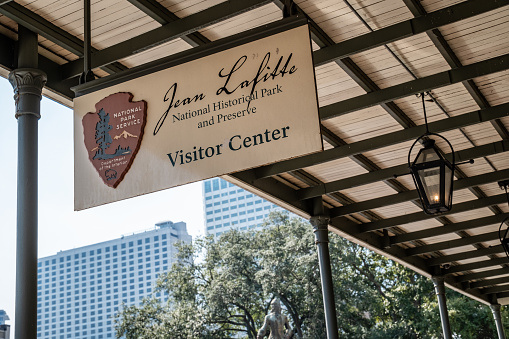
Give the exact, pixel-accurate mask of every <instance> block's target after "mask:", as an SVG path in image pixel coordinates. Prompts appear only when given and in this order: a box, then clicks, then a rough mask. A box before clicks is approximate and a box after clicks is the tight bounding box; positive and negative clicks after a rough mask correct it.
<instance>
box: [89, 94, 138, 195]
mask: <svg viewBox="0 0 509 339" xmlns="http://www.w3.org/2000/svg"><path fill="white" fill-rule="evenodd" d="M132 98H133V95H132V94H131V93H126V92H120V93H115V94H112V95H110V96H108V97H106V98H104V99H102V100H101V101H99V102H98V103H97V104H96V105H95V110H96V111H95V112H94V113H91V112H89V113H87V114H85V116H84V117H83V120H82V122H83V134H84V137H85V147H86V148H87V151H88V158H89V159H90V161H91V162H92V164H93V165H94V167H95V169H96V170H97V173H99V176H100V177H101V179H102V180H103V181H104V183H105V184H106V185H108V186H110V187H113V188H115V187H117V186H118V184H120V182H121V181H122V179H124V176H125V175H126V173H127V171H129V168H130V167H131V164H132V163H133V161H134V158H135V157H136V153H137V152H138V149H139V148H140V145H141V139H142V138H143V131H144V129H145V123H146V120H147V103H146V102H145V101H144V100H141V101H135V102H132V101H131V100H132Z"/></svg>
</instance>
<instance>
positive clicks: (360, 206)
mask: <svg viewBox="0 0 509 339" xmlns="http://www.w3.org/2000/svg"><path fill="white" fill-rule="evenodd" d="M507 178H509V169H506V170H502V171H496V172H490V173H485V174H481V175H476V176H473V177H468V178H464V179H458V180H456V181H454V190H455V191H458V190H461V189H464V188H470V187H473V186H479V185H485V184H489V183H492V182H495V181H500V180H504V179H507ZM415 199H419V195H418V193H417V190H411V191H407V192H402V193H398V194H393V195H387V196H383V197H380V198H376V199H371V200H366V201H362V202H358V203H354V204H350V205H345V206H341V207H336V208H333V209H332V210H331V217H336V216H342V215H348V214H352V213H358V212H362V211H366V210H370V209H375V208H380V207H384V206H388V205H395V204H399V203H402V202H406V201H411V200H415Z"/></svg>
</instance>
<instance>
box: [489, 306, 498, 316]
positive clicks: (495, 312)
mask: <svg viewBox="0 0 509 339" xmlns="http://www.w3.org/2000/svg"><path fill="white" fill-rule="evenodd" d="M490 308H491V312H493V315H494V316H495V318H497V317H500V304H491V305H490Z"/></svg>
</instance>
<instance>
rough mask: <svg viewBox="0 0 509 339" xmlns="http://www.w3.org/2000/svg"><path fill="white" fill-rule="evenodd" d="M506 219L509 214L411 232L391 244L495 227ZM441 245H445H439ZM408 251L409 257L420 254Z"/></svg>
mask: <svg viewBox="0 0 509 339" xmlns="http://www.w3.org/2000/svg"><path fill="white" fill-rule="evenodd" d="M505 217H509V213H504V214H497V215H491V216H488V217H482V218H479V219H473V220H468V221H462V222H457V223H454V224H450V225H447V226H445V227H433V228H428V229H424V230H421V231H415V232H409V233H405V234H398V235H395V236H392V237H390V244H391V245H395V244H401V243H404V242H409V241H414V240H418V239H426V238H430V237H435V236H439V235H444V234H449V233H454V232H459V231H464V230H468V229H473V228H478V227H483V226H488V225H494V224H500V223H501V222H502V220H504V218H505ZM459 240H463V239H458V240H451V242H453V241H459ZM439 244H444V243H439ZM425 246H433V244H430V245H425ZM439 246H441V245H439ZM418 248H419V247H417V249H416V251H418ZM408 251H411V249H407V253H408V255H414V254H419V253H412V252H408Z"/></svg>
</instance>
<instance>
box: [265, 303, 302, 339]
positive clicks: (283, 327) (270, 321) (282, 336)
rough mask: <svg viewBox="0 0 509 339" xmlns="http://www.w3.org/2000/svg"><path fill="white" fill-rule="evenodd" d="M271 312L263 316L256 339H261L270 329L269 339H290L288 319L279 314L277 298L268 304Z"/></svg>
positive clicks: (291, 331) (279, 306) (291, 334)
mask: <svg viewBox="0 0 509 339" xmlns="http://www.w3.org/2000/svg"><path fill="white" fill-rule="evenodd" d="M270 306H271V308H272V312H270V313H269V314H268V315H266V316H265V321H264V322H263V326H262V328H260V330H259V331H258V335H257V336H256V338H257V339H263V337H265V334H266V333H267V329H270V336H269V339H290V338H292V336H293V330H292V327H291V326H290V323H289V321H288V318H287V317H286V316H285V315H283V314H281V303H280V302H279V298H275V299H274V300H272V302H271V303H270Z"/></svg>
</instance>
